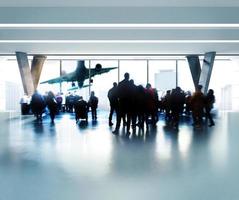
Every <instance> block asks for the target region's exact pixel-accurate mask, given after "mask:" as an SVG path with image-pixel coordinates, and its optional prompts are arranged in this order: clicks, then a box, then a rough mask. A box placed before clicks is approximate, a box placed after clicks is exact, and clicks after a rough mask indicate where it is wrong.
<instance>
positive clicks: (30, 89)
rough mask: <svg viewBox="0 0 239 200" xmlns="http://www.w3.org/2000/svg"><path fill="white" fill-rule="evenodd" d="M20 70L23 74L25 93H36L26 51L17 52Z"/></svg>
mask: <svg viewBox="0 0 239 200" xmlns="http://www.w3.org/2000/svg"><path fill="white" fill-rule="evenodd" d="M16 57H17V62H18V67H19V71H20V74H21V79H22V85H23V89H24V93H25V94H26V95H28V96H31V95H32V94H33V93H34V84H33V81H32V74H31V70H30V67H29V63H28V58H27V54H26V53H24V52H16Z"/></svg>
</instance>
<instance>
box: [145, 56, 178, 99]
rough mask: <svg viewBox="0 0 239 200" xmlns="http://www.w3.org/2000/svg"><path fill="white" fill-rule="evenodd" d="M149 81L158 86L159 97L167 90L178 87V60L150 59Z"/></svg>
mask: <svg viewBox="0 0 239 200" xmlns="http://www.w3.org/2000/svg"><path fill="white" fill-rule="evenodd" d="M149 83H150V84H151V85H152V87H154V88H156V89H157V90H158V93H159V97H160V96H162V95H163V94H164V93H165V91H166V90H171V89H172V88H175V87H176V61H174V60H170V61H168V60H150V61H149Z"/></svg>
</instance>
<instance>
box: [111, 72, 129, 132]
mask: <svg viewBox="0 0 239 200" xmlns="http://www.w3.org/2000/svg"><path fill="white" fill-rule="evenodd" d="M117 96H118V100H119V109H118V112H117V123H116V127H115V130H114V131H113V133H115V134H117V133H118V131H119V128H120V123H121V119H123V118H124V117H125V116H126V117H127V122H126V123H127V134H130V132H129V129H130V121H131V120H130V108H129V106H130V104H129V101H130V99H131V93H130V82H129V73H127V72H126V73H125V74H124V80H122V81H121V82H119V84H118V87H117Z"/></svg>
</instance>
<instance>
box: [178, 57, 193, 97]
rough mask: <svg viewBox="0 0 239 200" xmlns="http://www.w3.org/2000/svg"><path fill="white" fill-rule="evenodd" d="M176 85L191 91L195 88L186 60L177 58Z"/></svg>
mask: <svg viewBox="0 0 239 200" xmlns="http://www.w3.org/2000/svg"><path fill="white" fill-rule="evenodd" d="M178 86H179V87H181V89H182V90H184V91H191V93H192V92H194V90H195V88H194V83H193V79H192V75H191V72H190V68H189V65H188V61H187V60H178Z"/></svg>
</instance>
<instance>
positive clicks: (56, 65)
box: [37, 60, 60, 95]
mask: <svg viewBox="0 0 239 200" xmlns="http://www.w3.org/2000/svg"><path fill="white" fill-rule="evenodd" d="M59 76H60V62H59V60H46V61H45V62H44V65H43V68H42V73H41V76H40V81H39V84H38V87H37V90H38V91H39V92H40V93H41V94H43V95H44V94H45V93H46V92H49V91H52V92H54V93H57V92H59V91H60V84H48V83H44V84H40V83H41V82H43V81H47V80H50V79H53V78H57V77H59Z"/></svg>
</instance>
